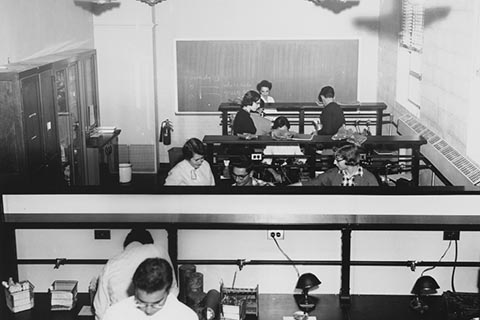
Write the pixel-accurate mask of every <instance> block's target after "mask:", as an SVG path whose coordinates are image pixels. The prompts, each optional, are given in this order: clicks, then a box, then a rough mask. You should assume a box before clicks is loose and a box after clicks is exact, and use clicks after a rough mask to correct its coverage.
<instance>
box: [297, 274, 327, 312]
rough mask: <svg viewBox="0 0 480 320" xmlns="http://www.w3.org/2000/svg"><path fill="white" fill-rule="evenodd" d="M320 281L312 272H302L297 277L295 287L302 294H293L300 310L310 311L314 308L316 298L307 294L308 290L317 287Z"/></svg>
mask: <svg viewBox="0 0 480 320" xmlns="http://www.w3.org/2000/svg"><path fill="white" fill-rule="evenodd" d="M321 283H322V282H321V281H320V280H318V278H317V277H316V276H315V275H314V274H313V273H304V274H302V275H301V276H300V278H298V281H297V285H296V286H295V288H296V289H300V290H302V294H296V295H294V298H295V301H296V302H297V305H298V307H299V308H300V310H302V311H304V312H310V311H312V310H313V309H315V306H316V304H317V302H318V298H316V297H312V296H309V295H308V291H309V290H311V289H313V288H315V287H317V286H318V285H320V284H321Z"/></svg>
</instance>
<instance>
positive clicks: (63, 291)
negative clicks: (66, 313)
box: [50, 280, 78, 311]
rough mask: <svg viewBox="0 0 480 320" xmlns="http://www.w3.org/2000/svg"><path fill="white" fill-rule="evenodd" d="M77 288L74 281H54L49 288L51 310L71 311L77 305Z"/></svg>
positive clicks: (76, 283)
mask: <svg viewBox="0 0 480 320" xmlns="http://www.w3.org/2000/svg"><path fill="white" fill-rule="evenodd" d="M77 286H78V281H75V280H55V281H54V282H53V283H52V286H51V287H50V295H51V310H52V311H57V310H72V309H73V308H74V307H75V305H76V303H77Z"/></svg>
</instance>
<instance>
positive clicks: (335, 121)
mask: <svg viewBox="0 0 480 320" xmlns="http://www.w3.org/2000/svg"><path fill="white" fill-rule="evenodd" d="M318 101H319V102H322V103H323V105H324V106H325V108H324V109H323V110H322V114H321V115H320V123H321V126H322V127H321V129H320V130H318V131H317V134H318V135H328V136H330V135H334V134H335V133H337V131H338V129H340V127H341V126H343V125H344V124H345V116H344V114H343V110H342V108H341V107H340V106H339V105H338V104H337V103H336V102H335V91H334V90H333V88H332V87H330V86H326V87H323V88H322V90H320V93H319V94H318Z"/></svg>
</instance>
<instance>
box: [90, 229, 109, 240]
mask: <svg viewBox="0 0 480 320" xmlns="http://www.w3.org/2000/svg"><path fill="white" fill-rule="evenodd" d="M94 235H95V240H110V230H95V231H94Z"/></svg>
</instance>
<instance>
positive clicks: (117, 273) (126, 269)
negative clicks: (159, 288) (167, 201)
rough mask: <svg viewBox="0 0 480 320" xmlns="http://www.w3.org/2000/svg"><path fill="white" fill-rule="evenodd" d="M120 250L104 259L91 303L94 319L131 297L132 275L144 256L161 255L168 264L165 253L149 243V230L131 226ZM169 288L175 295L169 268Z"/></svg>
mask: <svg viewBox="0 0 480 320" xmlns="http://www.w3.org/2000/svg"><path fill="white" fill-rule="evenodd" d="M123 248H124V249H123V251H122V252H121V253H119V254H118V255H116V256H114V257H112V258H111V259H110V260H108V262H107V264H106V265H105V266H104V268H103V270H102V273H101V274H100V276H99V278H98V283H97V289H96V294H95V298H94V301H93V306H94V309H95V318H96V319H97V320H103V317H104V314H105V312H106V310H107V309H108V307H109V306H111V305H113V304H115V303H117V302H118V301H121V300H123V299H125V298H127V297H129V296H132V295H133V294H134V292H133V291H132V276H133V274H134V273H135V270H136V269H137V267H138V266H139V265H140V264H141V263H142V262H143V261H144V260H145V259H147V258H154V257H156V258H162V259H164V260H166V261H167V263H169V264H171V261H170V257H169V255H168V252H167V251H166V250H164V249H163V248H162V247H161V246H157V245H154V244H153V237H152V235H151V233H150V232H149V231H147V230H145V229H143V228H133V229H132V230H131V231H130V232H129V233H128V234H127V236H126V238H125V240H124V242H123ZM171 277H172V281H171V286H170V291H171V292H172V293H173V294H175V295H177V294H178V286H177V281H176V279H175V276H174V275H173V271H172V273H171Z"/></svg>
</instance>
